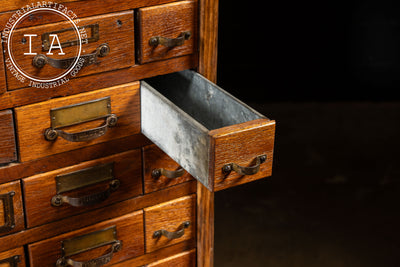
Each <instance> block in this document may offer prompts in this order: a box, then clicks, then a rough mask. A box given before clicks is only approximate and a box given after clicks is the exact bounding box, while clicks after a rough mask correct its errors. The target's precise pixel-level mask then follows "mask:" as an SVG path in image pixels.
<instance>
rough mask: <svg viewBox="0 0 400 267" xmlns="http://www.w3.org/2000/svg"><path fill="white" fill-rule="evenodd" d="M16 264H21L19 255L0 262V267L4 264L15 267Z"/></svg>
mask: <svg viewBox="0 0 400 267" xmlns="http://www.w3.org/2000/svg"><path fill="white" fill-rule="evenodd" d="M18 262H21V256H20V255H16V256H12V257H10V258H7V259H4V260H0V266H3V264H4V265H5V266H10V267H17V266H18Z"/></svg>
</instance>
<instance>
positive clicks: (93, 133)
mask: <svg viewBox="0 0 400 267" xmlns="http://www.w3.org/2000/svg"><path fill="white" fill-rule="evenodd" d="M117 120H118V118H117V116H116V115H114V114H110V115H109V116H108V117H107V118H106V119H105V124H104V125H102V126H100V127H97V128H94V129H90V130H86V131H82V132H78V133H67V132H64V131H62V130H59V129H52V128H48V129H46V131H45V132H44V136H45V138H46V140H47V141H53V140H56V138H57V137H58V136H60V137H62V138H64V139H65V140H67V141H70V142H85V141H90V140H93V139H96V138H98V137H100V136H103V135H105V134H106V133H107V130H108V128H110V127H113V126H115V124H117Z"/></svg>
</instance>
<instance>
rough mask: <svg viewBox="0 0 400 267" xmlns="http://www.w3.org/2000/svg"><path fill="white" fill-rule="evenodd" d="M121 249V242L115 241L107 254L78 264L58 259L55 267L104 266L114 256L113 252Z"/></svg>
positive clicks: (69, 260)
mask: <svg viewBox="0 0 400 267" xmlns="http://www.w3.org/2000/svg"><path fill="white" fill-rule="evenodd" d="M121 248H122V243H121V241H119V240H117V241H115V243H114V244H112V246H111V248H110V250H109V252H108V253H106V254H104V255H102V256H100V257H98V258H95V259H91V260H88V261H84V262H80V261H74V260H73V259H71V258H64V257H63V258H60V259H58V260H57V263H56V266H57V267H66V266H73V267H89V266H90V267H99V266H103V265H106V264H107V263H109V262H110V261H111V259H112V257H113V255H114V253H115V252H118V251H120V250H121Z"/></svg>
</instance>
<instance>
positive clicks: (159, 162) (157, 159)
mask: <svg viewBox="0 0 400 267" xmlns="http://www.w3.org/2000/svg"><path fill="white" fill-rule="evenodd" d="M158 168H164V169H167V170H171V171H173V170H177V169H179V168H180V166H179V165H178V163H176V162H175V161H173V160H172V159H171V158H170V157H169V156H168V155H167V154H165V153H164V152H163V151H162V150H161V149H160V148H158V147H157V146H156V145H151V146H147V147H144V148H143V169H144V173H143V175H144V191H145V193H151V192H154V191H158V190H161V189H163V188H166V187H169V186H173V185H176V184H180V183H183V182H186V181H189V180H191V179H193V178H192V176H191V175H190V174H189V173H187V172H186V171H185V173H184V174H183V176H181V177H178V178H173V179H170V178H167V177H165V176H161V177H159V178H154V177H153V176H152V171H153V170H154V169H158Z"/></svg>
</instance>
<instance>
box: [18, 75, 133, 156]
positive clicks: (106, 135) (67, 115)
mask: <svg viewBox="0 0 400 267" xmlns="http://www.w3.org/2000/svg"><path fill="white" fill-rule="evenodd" d="M99 104H100V105H99ZM58 111H61V112H58ZM51 112H57V114H52V115H51ZM15 113H16V123H17V129H18V140H19V148H20V159H21V161H22V162H24V161H29V160H33V159H36V158H40V157H45V156H49V155H53V154H57V153H61V152H65V151H69V150H73V149H77V148H80V147H83V146H88V145H93V144H97V143H101V142H105V141H109V140H113V139H117V138H121V137H125V136H129V135H132V134H136V133H139V132H140V110H139V83H138V82H134V83H129V84H123V85H118V86H114V87H110V88H106V89H101V90H97V91H92V92H88V93H82V94H78V95H73V96H68V97H64V98H57V99H52V100H49V101H45V102H41V103H36V104H32V105H28V106H23V107H19V108H16V109H15ZM111 114H114V115H115V116H116V117H117V118H118V120H117V121H116V124H115V125H112V124H111V123H110V122H111V121H113V120H109V119H112V116H111ZM53 115H54V116H53ZM98 117H100V119H96V118H98ZM114 122H115V120H114ZM66 125H70V126H66ZM52 129H53V130H57V131H58V133H60V134H59V136H58V137H57V138H55V139H54V140H52V141H49V139H46V138H47V137H52V136H54V135H52V134H49V135H48V136H46V137H45V134H46V132H47V133H49V131H50V133H51V132H52V131H51V130H52ZM50 140H51V139H50Z"/></svg>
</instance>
